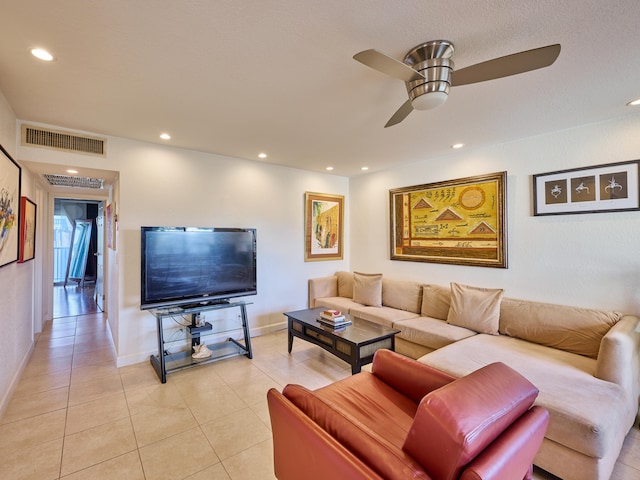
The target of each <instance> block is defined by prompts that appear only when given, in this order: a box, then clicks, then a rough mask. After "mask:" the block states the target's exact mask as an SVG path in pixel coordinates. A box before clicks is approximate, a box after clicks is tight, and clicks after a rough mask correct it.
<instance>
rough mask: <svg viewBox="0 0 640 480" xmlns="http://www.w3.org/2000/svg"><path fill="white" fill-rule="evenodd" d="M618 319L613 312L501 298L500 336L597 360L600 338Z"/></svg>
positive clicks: (618, 316) (619, 316)
mask: <svg viewBox="0 0 640 480" xmlns="http://www.w3.org/2000/svg"><path fill="white" fill-rule="evenodd" d="M620 318H621V315H620V314H619V313H617V312H606V311H601V310H593V309H588V308H578V307H570V306H565V305H553V304H550V303H540V302H531V301H527V300H513V299H505V300H504V301H503V302H502V305H501V307H500V333H502V334H504V335H509V336H511V337H516V338H521V339H523V340H528V341H530V342H534V343H539V344H541V345H546V346H548V347H553V348H558V349H560V350H565V351H567V352H572V353H577V354H579V355H586V356H587V357H591V358H597V357H598V351H599V349H600V342H601V341H602V337H604V335H605V334H606V333H607V332H608V331H609V329H610V328H611V327H612V326H613V325H615V324H616V323H617V322H618V320H620Z"/></svg>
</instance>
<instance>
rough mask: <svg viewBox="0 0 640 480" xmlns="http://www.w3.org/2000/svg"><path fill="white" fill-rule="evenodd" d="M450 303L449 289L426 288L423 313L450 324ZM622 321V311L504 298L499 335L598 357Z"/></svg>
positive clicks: (434, 286) (423, 295)
mask: <svg viewBox="0 0 640 480" xmlns="http://www.w3.org/2000/svg"><path fill="white" fill-rule="evenodd" d="M450 303H451V289H450V288H449V287H444V286H441V285H424V287H423V294H422V308H421V311H420V314H421V315H422V316H424V317H432V318H438V319H440V320H445V321H446V320H447V315H448V313H449V306H450ZM620 318H622V315H621V314H620V313H618V312H607V311H603V310H596V309H590V308H580V307H571V306H567V305H556V304H551V303H542V302H533V301H530V300H517V299H512V298H503V299H502V303H501V305H500V326H499V333H500V334H501V335H509V336H510V337H515V338H520V339H522V340H527V341H529V342H532V343H538V344H540V345H546V346H547V347H553V348H557V349H559V350H564V351H567V352H571V353H576V354H578V355H584V356H587V357H590V358H598V351H599V350H600V343H601V341H602V338H603V337H604V336H605V335H606V333H607V332H608V331H609V329H610V328H611V327H612V326H614V325H615V324H616V323H617V322H618V321H619V320H620Z"/></svg>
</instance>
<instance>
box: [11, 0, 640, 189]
mask: <svg viewBox="0 0 640 480" xmlns="http://www.w3.org/2000/svg"><path fill="white" fill-rule="evenodd" d="M1 3H2V8H1V10H0V11H1V12H2V27H1V28H0V89H1V90H2V92H3V93H4V95H5V96H6V98H7V100H8V102H9V103H10V105H11V106H12V108H13V109H14V111H15V113H16V115H17V116H18V118H19V119H21V120H25V121H30V122H41V123H46V124H51V125H56V126H60V127H65V128H69V129H77V130H82V131H87V132H95V133H98V134H105V135H113V136H120V137H126V138H132V139H137V140H143V141H149V142H156V143H163V141H162V140H160V139H159V134H160V133H161V132H164V131H167V132H169V133H171V135H172V139H171V140H170V141H169V142H168V143H169V144H170V145H173V146H176V147H183V148H188V149H193V150H199V151H204V152H211V153H216V154H220V155H225V156H230V157H237V158H244V159H250V160H256V161H266V162H271V163H275V164H279V165H286V166H291V167H297V168H303V169H308V170H312V171H318V172H320V171H324V169H325V167H326V166H328V165H332V166H334V167H335V170H334V172H333V173H335V174H337V175H345V176H354V175H359V174H361V173H362V172H361V171H360V167H361V166H368V167H369V168H370V171H376V170H381V169H384V168H387V167H389V166H392V165H399V164H406V163H411V162H416V161H422V160H428V159H429V158H434V157H439V156H442V155H447V154H448V153H450V152H451V150H450V145H451V144H453V143H456V142H464V143H465V144H467V146H468V148H475V147H479V146H483V145H487V144H496V143H502V142H507V141H510V140H513V139H517V138H522V137H527V136H532V135H538V134H541V133H544V132H548V131H554V130H562V129H566V128H571V127H573V126H576V125H582V124H587V123H591V122H598V121H601V120H606V119H609V118H612V117H617V116H622V115H629V114H637V113H638V112H637V111H635V112H634V111H633V110H632V109H631V108H630V107H627V106H625V104H626V103H627V102H629V101H630V100H633V99H635V98H638V97H640V28H639V26H638V21H639V20H640V2H638V0H615V1H609V2H607V1H603V0H536V1H531V0H485V1H479V0H477V1H469V0H447V1H431V0H402V1H390V0H323V1H310V0H307V1H304V0H181V1H175V0H135V1H132V0H109V1H88V0H57V1H50V0H20V1H19V2H18V1H13V0H1ZM435 39H446V40H450V41H452V42H453V43H454V45H455V49H456V50H455V53H454V56H453V60H454V61H455V64H456V68H462V67H465V66H468V65H472V64H475V63H478V62H482V61H484V60H488V59H492V58H495V57H499V56H503V55H507V54H511V53H515V52H519V51H522V50H528V49H531V48H536V47H541V46H545V45H549V44H553V43H560V44H561V45H562V51H561V53H560V56H559V58H558V60H557V61H556V63H555V64H553V65H552V66H551V67H548V68H545V69H541V70H537V71H534V72H529V73H525V74H521V75H517V76H513V77H509V78H504V79H499V80H494V81H490V82H484V83H480V84H475V85H468V86H461V87H456V88H453V89H452V90H451V93H450V95H449V99H448V100H447V102H446V103H445V104H444V105H443V106H441V107H439V108H437V109H435V110H431V111H422V112H419V111H414V112H413V113H412V114H411V115H410V116H409V117H408V118H407V119H406V120H405V121H404V122H402V123H401V124H399V125H396V126H394V127H391V128H387V129H385V128H383V126H384V124H385V123H386V121H387V120H388V119H389V117H390V116H391V115H392V114H393V113H394V112H395V110H396V109H397V108H398V107H399V106H400V105H401V104H402V103H403V102H404V101H405V100H406V98H407V97H406V90H405V86H404V84H403V82H401V81H399V80H395V79H392V78H390V77H387V76H385V75H382V74H380V73H378V72H376V71H374V70H372V69H370V68H367V67H365V66H364V65H362V64H360V63H358V62H356V61H354V60H353V59H352V56H353V55H354V54H355V53H357V52H359V51H361V50H365V49H368V48H376V49H379V50H382V51H384V52H386V53H388V54H389V55H392V56H393V57H395V58H397V59H400V60H401V59H402V58H403V57H404V55H405V53H406V52H407V51H408V50H410V49H411V48H412V47H414V46H415V45H418V44H420V43H423V42H426V41H429V40H435ZM32 47H44V48H47V49H48V50H49V51H51V53H52V54H53V55H54V56H55V61H54V62H51V63H44V62H42V61H39V60H36V59H34V58H33V57H32V56H31V55H30V54H29V50H30V49H31V48H32ZM259 152H266V153H268V155H269V157H268V158H267V159H266V160H259V159H258V157H257V155H258V153H259Z"/></svg>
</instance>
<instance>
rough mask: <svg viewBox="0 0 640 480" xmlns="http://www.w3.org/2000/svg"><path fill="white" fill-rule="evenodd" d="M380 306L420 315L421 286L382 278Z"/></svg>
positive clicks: (417, 283) (410, 282) (416, 283)
mask: <svg viewBox="0 0 640 480" xmlns="http://www.w3.org/2000/svg"><path fill="white" fill-rule="evenodd" d="M382 305H384V306H385V307H391V308H397V309H398V310H404V311H407V312H413V313H420V308H421V307H422V284H421V283H419V282H412V281H406V280H394V279H392V278H385V277H382Z"/></svg>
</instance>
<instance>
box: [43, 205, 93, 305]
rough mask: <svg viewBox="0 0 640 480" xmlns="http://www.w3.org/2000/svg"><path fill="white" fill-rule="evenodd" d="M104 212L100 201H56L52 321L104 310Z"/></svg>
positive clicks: (54, 214)
mask: <svg viewBox="0 0 640 480" xmlns="http://www.w3.org/2000/svg"><path fill="white" fill-rule="evenodd" d="M102 211H103V201H101V200H83V199H77V198H55V199H54V212H53V225H54V227H53V238H54V241H53V318H61V317H68V316H76V315H89V314H92V313H98V312H101V311H102V305H103V304H102V300H103V297H102V292H100V299H98V298H97V297H96V285H98V284H99V285H102V271H101V268H99V267H101V266H102V262H101V261H100V262H98V259H99V258H100V257H101V256H102V253H103V252H102V251H101V250H102V248H103V242H102V241H99V239H101V235H102V222H101V221H100V217H101V214H102V213H101V212H102ZM80 227H82V228H80ZM79 232H81V233H82V236H81V235H79ZM85 234H86V235H85ZM100 259H101V258H100Z"/></svg>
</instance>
